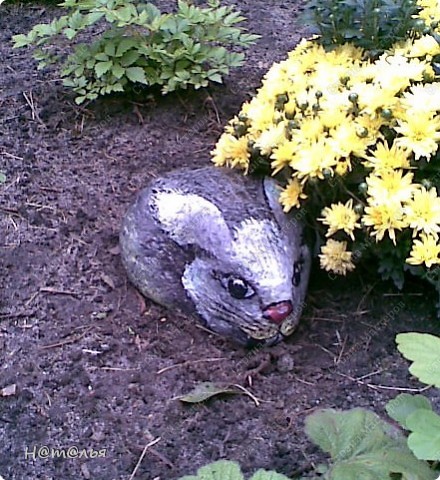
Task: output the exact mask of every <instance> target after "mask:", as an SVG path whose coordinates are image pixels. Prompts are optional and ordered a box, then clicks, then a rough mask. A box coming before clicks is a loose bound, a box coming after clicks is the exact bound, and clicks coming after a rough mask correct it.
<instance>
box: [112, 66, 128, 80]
mask: <svg viewBox="0 0 440 480" xmlns="http://www.w3.org/2000/svg"><path fill="white" fill-rule="evenodd" d="M124 73H125V68H122V67H121V65H119V63H114V64H113V66H112V74H113V75H114V76H115V77H116V78H118V79H119V78H122V77H123V75H124Z"/></svg>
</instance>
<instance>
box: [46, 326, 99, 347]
mask: <svg viewBox="0 0 440 480" xmlns="http://www.w3.org/2000/svg"><path fill="white" fill-rule="evenodd" d="M92 328H93V326H90V327H87V328H86V329H85V330H84V331H83V332H82V333H80V334H79V335H74V336H72V337H70V338H66V340H61V341H60V342H56V343H51V344H49V345H42V346H41V347H39V350H47V349H49V348H56V347H63V346H64V345H69V344H70V343H75V342H77V341H78V340H80V339H81V338H82V337H84V335H85V334H86V333H87V332H89V331H90V330H92Z"/></svg>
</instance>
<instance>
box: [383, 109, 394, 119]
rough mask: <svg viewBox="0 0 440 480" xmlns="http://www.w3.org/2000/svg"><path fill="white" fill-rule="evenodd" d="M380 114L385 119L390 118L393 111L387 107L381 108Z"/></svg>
mask: <svg viewBox="0 0 440 480" xmlns="http://www.w3.org/2000/svg"><path fill="white" fill-rule="evenodd" d="M380 115H381V117H382V118H384V119H385V120H390V119H391V118H392V117H393V112H392V111H391V110H390V109H389V108H383V109H382V111H381V112H380Z"/></svg>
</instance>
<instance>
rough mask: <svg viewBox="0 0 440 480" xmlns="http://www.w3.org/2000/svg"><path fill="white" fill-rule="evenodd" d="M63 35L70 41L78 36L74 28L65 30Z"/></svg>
mask: <svg viewBox="0 0 440 480" xmlns="http://www.w3.org/2000/svg"><path fill="white" fill-rule="evenodd" d="M63 33H64V35H65V36H66V38H68V39H69V40H72V38H74V37H75V35H76V30H74V29H73V28H65V29H64V31H63Z"/></svg>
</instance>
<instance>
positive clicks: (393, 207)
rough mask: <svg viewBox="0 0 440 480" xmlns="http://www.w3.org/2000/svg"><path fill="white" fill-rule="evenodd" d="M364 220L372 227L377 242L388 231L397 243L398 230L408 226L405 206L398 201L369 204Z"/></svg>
mask: <svg viewBox="0 0 440 480" xmlns="http://www.w3.org/2000/svg"><path fill="white" fill-rule="evenodd" d="M362 222H363V224H364V225H366V226H367V227H372V229H373V231H372V232H371V236H372V237H375V238H376V242H379V241H380V240H382V239H383V237H384V236H385V233H388V236H389V238H390V239H391V240H392V241H393V243H394V244H396V230H402V229H403V228H405V227H407V226H408V221H407V220H406V219H405V217H404V212H403V207H402V205H401V204H400V203H397V202H394V203H386V204H381V205H368V206H367V207H365V212H364V215H363V216H362Z"/></svg>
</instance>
